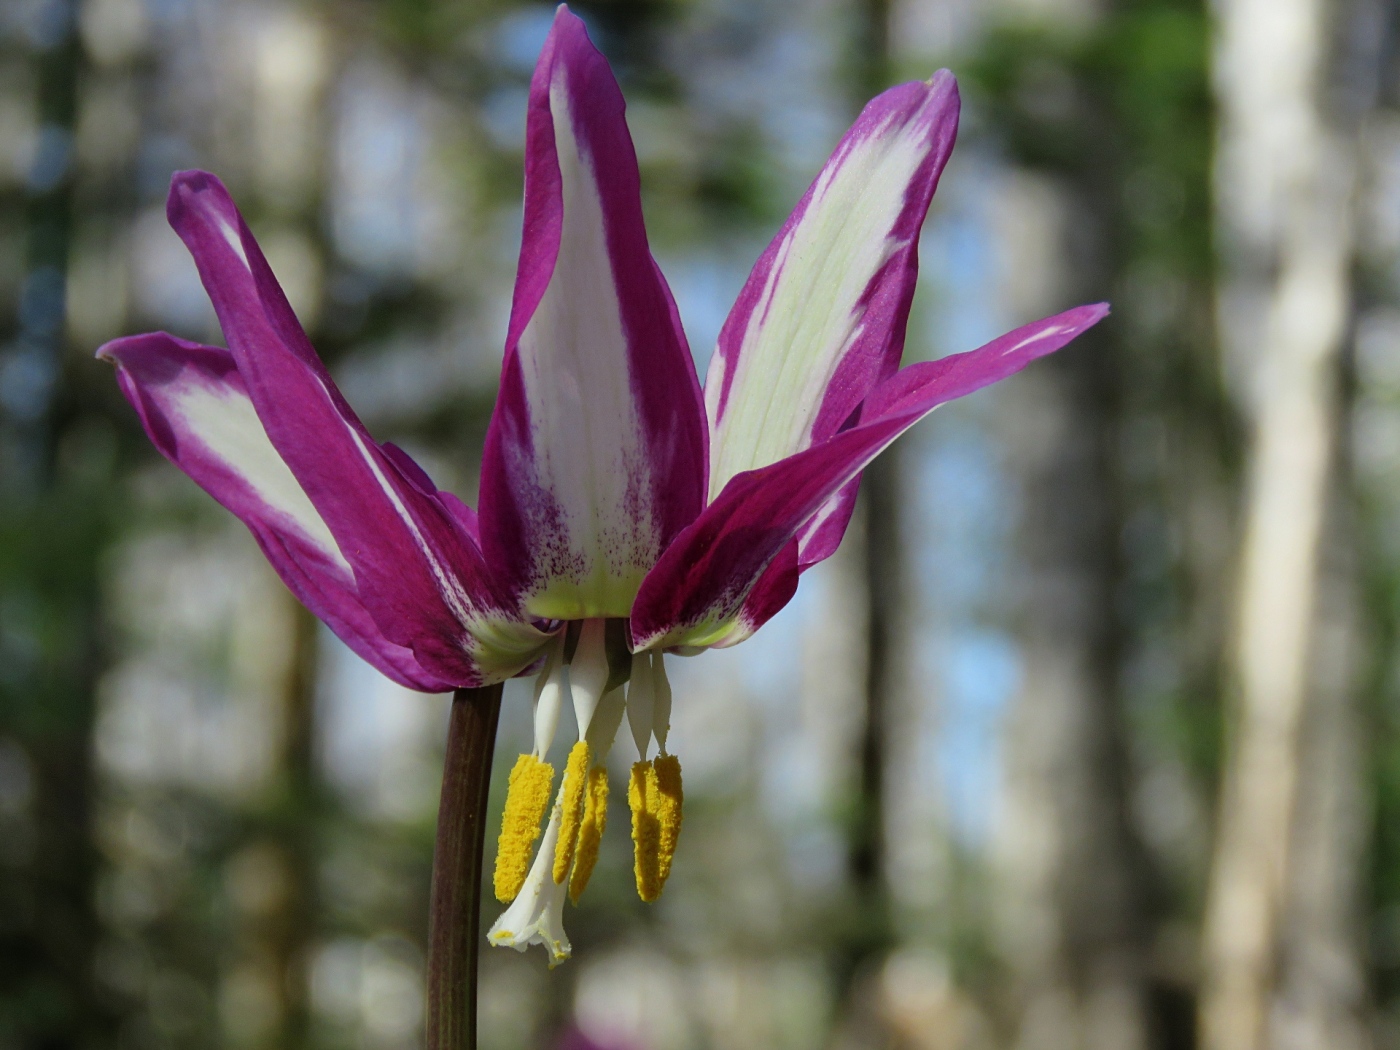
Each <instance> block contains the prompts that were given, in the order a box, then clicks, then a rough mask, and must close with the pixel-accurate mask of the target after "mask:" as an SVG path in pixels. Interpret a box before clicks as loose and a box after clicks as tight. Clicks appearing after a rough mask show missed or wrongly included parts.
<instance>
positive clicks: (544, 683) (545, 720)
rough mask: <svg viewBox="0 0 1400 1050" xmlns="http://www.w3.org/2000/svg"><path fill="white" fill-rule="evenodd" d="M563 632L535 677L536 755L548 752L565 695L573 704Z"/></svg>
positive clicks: (539, 756) (542, 756) (542, 755)
mask: <svg viewBox="0 0 1400 1050" xmlns="http://www.w3.org/2000/svg"><path fill="white" fill-rule="evenodd" d="M563 635H564V632H562V631H561V632H560V637H559V639H558V640H557V641H556V642H555V643H554V644H553V645H552V646H550V650H549V656H548V658H547V659H546V660H545V664H544V667H543V668H542V669H541V670H540V673H539V676H538V677H537V678H536V679H535V757H536V758H544V756H545V755H547V754H549V745H550V744H552V743H553V742H554V731H555V729H556V728H557V727H558V725H559V708H560V707H561V706H562V705H563V703H564V700H565V699H566V698H567V699H568V701H569V703H570V704H572V703H573V697H572V695H571V694H570V690H569V683H568V679H566V678H565V677H564V636H563Z"/></svg>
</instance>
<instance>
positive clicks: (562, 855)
mask: <svg viewBox="0 0 1400 1050" xmlns="http://www.w3.org/2000/svg"><path fill="white" fill-rule="evenodd" d="M590 757H591V755H590V753H589V749H588V744H587V743H586V742H585V741H582V740H580V741H579V742H578V743H577V744H575V745H574V748H573V750H572V751H570V752H569V764H568V765H566V766H565V767H564V800H563V817H562V819H561V820H560V822H559V841H558V843H556V844H555V847H554V882H555V884H556V885H558V884H559V883H562V882H563V881H564V880H565V879H566V878H568V877H569V866H570V865H571V864H573V862H574V847H575V846H576V845H577V843H578V829H579V824H580V823H581V822H582V821H583V787H584V781H585V780H587V779H588V776H587V774H588V762H589V759H590Z"/></svg>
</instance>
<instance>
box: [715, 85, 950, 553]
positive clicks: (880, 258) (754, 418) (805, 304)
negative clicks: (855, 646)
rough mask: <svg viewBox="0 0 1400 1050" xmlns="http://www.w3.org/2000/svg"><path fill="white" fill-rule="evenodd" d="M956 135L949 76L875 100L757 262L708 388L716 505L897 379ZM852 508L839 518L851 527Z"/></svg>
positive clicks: (835, 427) (725, 334) (732, 315)
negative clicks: (930, 220)
mask: <svg viewBox="0 0 1400 1050" xmlns="http://www.w3.org/2000/svg"><path fill="white" fill-rule="evenodd" d="M957 124H958V90H957V84H956V83H955V82H954V80H953V76H952V74H950V73H948V72H947V71H946V70H943V71H941V72H939V73H937V74H935V75H934V77H933V78H932V79H931V80H929V81H926V82H920V83H912V84H901V85H900V86H898V87H895V88H891V89H890V90H889V91H886V92H885V93H884V94H882V95H880V96H879V97H878V98H876V99H874V100H873V101H872V102H870V104H869V105H867V106H866V107H865V111H864V112H863V113H861V115H860V118H859V119H858V120H857V121H856V122H855V124H854V125H852V127H851V129H850V130H849V131H848V132H847V133H846V135H845V136H844V137H843V138H842V140H841V142H840V144H839V145H838V146H837V147H836V151H835V152H834V153H833V154H832V156H831V159H830V160H828V161H827V163H826V165H825V166H824V167H823V168H822V170H821V173H820V174H819V175H818V176H817V178H816V181H815V182H813V183H812V185H811V187H810V188H809V189H808V190H807V192H806V194H805V195H804V196H803V198H802V200H801V201H800V202H799V203H798V205H797V208H796V210H795V211H794V212H793V213H792V216H791V217H790V218H789V219H788V220H787V222H786V223H785V224H784V226H783V228H782V230H781V231H780V232H779V233H778V236H777V237H775V238H774V239H773V242H772V243H771V244H770V245H769V246H768V248H767V250H765V251H764V253H763V255H762V256H761V257H760V258H759V260H758V263H757V264H756V265H755V266H754V269H753V273H752V274H750V275H749V279H748V282H747V283H746V284H745V285H744V288H743V291H741V292H740V294H739V298H738V301H737V302H736V303H735V305H734V309H733V311H732V312H731V313H730V315H729V318H728V320H726V322H725V324H724V328H723V329H722V330H721V332H720V337H719V346H718V347H717V349H716V351H715V354H714V357H713V358H712V359H711V361H710V371H709V375H708V376H707V377H706V380H705V409H706V412H707V414H708V417H709V423H710V435H711V436H710V480H709V496H710V499H712V500H713V499H715V498H716V497H718V495H719V493H720V492H721V491H722V490H723V489H724V487H725V486H726V485H727V484H729V482H730V480H731V479H732V478H734V476H735V475H737V474H740V473H742V472H744V471H748V470H753V469H755V468H758V467H766V466H768V465H769V464H770V463H776V462H778V461H779V460H781V459H784V458H786V457H787V456H790V455H792V454H793V453H795V452H800V451H801V450H802V449H805V448H809V447H811V446H812V445H814V444H818V443H820V442H822V441H824V440H826V439H827V438H829V437H831V436H832V434H834V433H836V431H837V430H838V429H839V428H840V427H841V426H842V425H843V424H845V423H846V422H847V421H848V420H849V419H850V416H851V414H852V412H854V411H855V410H856V409H857V408H858V407H859V405H860V404H861V402H862V401H863V400H864V398H865V396H866V394H867V393H868V392H869V391H870V390H871V388H873V387H874V386H875V384H876V383H877V382H879V381H881V380H883V379H885V378H887V377H889V376H890V375H892V374H893V373H894V372H895V370H896V369H897V368H898V367H899V359H900V355H901V354H902V353H903V351H904V330H905V326H906V324H907V322H908V319H909V305H910V303H911V301H912V299H913V295H914V285H915V281H916V278H917V276H918V237H919V228H920V227H921V226H922V224H923V221H924V216H925V215H926V214H927V213H928V207H929V202H930V200H932V198H933V191H934V188H935V186H936V185H937V183H938V177H939V175H940V174H941V173H942V171H943V166H944V164H945V163H946V162H947V159H948V155H949V153H951V152H952V149H953V139H954V137H955V135H956V133H957ZM853 497H854V489H853V490H852V492H851V496H850V497H849V498H847V499H846V500H844V501H842V502H841V503H840V504H838V506H837V507H833V511H836V510H838V509H841V508H842V507H844V508H845V510H844V517H849V506H850V499H851V498H853ZM829 517H830V520H832V521H833V522H835V521H839V520H841V518H842V517H843V515H842V514H835V513H833V514H832V515H830V516H829ZM841 531H844V524H842V526H841ZM836 539H837V541H838V542H839V540H840V535H839V532H838V535H837V536H836ZM831 549H833V550H834V549H835V548H834V545H831ZM805 560H806V559H805V557H804V561H805Z"/></svg>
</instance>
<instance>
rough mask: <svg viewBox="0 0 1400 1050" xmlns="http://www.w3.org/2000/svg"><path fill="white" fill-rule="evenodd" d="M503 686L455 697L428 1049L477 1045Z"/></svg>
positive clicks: (435, 903)
mask: <svg viewBox="0 0 1400 1050" xmlns="http://www.w3.org/2000/svg"><path fill="white" fill-rule="evenodd" d="M501 688H502V687H501V686H499V685H492V686H487V687H486V688H484V689H459V690H457V692H456V693H454V694H453V696H452V719H451V721H450V722H449V723H448V728H447V759H446V761H445V762H444V764H443V770H442V801H441V803H440V805H439V808H438V826H437V845H436V847H435V848H434V849H433V888H432V900H431V903H430V904H429V905H428V1018H427V1029H426V1037H427V1050H476V964H477V954H478V951H479V949H480V946H481V930H480V921H481V860H482V855H483V853H484V852H485V847H486V796H487V793H488V792H489V791H490V788H491V751H492V748H493V746H494V744H495V742H496V719H497V717H498V716H499V715H500V712H501Z"/></svg>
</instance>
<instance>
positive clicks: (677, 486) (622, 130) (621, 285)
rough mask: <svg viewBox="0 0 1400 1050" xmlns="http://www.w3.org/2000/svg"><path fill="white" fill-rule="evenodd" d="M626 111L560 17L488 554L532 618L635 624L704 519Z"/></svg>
mask: <svg viewBox="0 0 1400 1050" xmlns="http://www.w3.org/2000/svg"><path fill="white" fill-rule="evenodd" d="M623 110H624V105H623V100H622V94H621V92H620V91H619V90H618V87H617V83H616V81H614V80H613V77H612V73H611V71H610V70H609V69H608V65H607V62H606V61H605V60H604V59H603V56H602V55H600V54H599V53H598V52H597V50H595V49H594V47H593V45H592V44H591V43H589V40H588V36H587V33H586V32H585V31H584V28H583V23H582V22H580V21H579V19H578V18H576V17H575V16H573V15H572V14H570V13H569V12H568V10H567V9H566V8H563V7H561V8H560V9H559V13H558V15H557V16H556V18H555V21H554V27H553V29H552V30H551V31H550V34H549V39H548V40H547V41H546V43H545V47H544V51H543V52H542V53H541V55H540V60H539V64H538V65H537V67H536V69H535V75H534V80H533V81H532V83H531V87H530V109H529V116H528V126H527V142H526V169H525V228H524V240H523V243H522V245H521V250H520V267H519V272H518V275H517V278H516V287H515V302H514V305H513V308H512V312H511V321H510V332H509V336H508V339H507V343H506V353H505V363H504V366H503V368H502V372H501V389H500V394H499V395H498V398H497V401H496V410H495V414H494V415H493V417H492V419H491V426H490V429H489V430H488V432H487V437H486V449H485V457H484V462H483V466H482V482H481V493H482V496H481V537H482V546H483V548H484V549H485V551H486V554H487V556H488V558H489V559H490V562H491V564H492V566H493V568H495V569H497V570H498V571H499V572H501V573H502V574H503V576H504V579H505V580H506V583H507V585H508V586H509V587H510V588H511V589H512V591H513V593H514V594H516V595H518V596H519V600H520V601H522V603H523V604H524V606H525V608H526V609H528V610H529V611H530V612H531V613H532V614H534V615H536V616H540V617H548V618H555V619H584V618H589V617H601V616H626V615H627V613H628V612H629V611H630V609H631V606H632V598H633V596H634V595H635V593H636V590H637V587H638V586H639V585H640V584H641V581H642V578H643V577H644V576H645V575H646V573H647V571H648V570H649V569H650V568H651V566H652V565H653V564H655V562H656V559H657V558H658V557H659V556H660V553H661V551H662V550H663V549H664V548H665V546H666V544H667V543H668V542H670V540H671V538H672V537H673V536H675V535H676V533H677V532H679V531H680V530H681V529H682V528H684V527H685V526H686V525H688V524H689V523H690V522H691V521H692V520H693V519H694V518H695V516H696V515H697V514H698V513H699V512H700V509H701V507H702V506H703V505H704V484H705V480H704V479H705V442H706V430H705V423H704V410H703V406H702V404H701V399H700V389H699V383H698V381H697V379H696V376H695V369H694V365H693V364H692V363H691V359H690V353H689V351H688V350H687V348H686V343H685V336H684V334H683V333H682V331H681V328H680V324H679V320H678V317H677V314H676V310H675V305H674V302H673V300H672V298H671V293H670V291H669V289H668V288H667V287H666V283H665V280H664V279H663V278H662V276H661V271H660V270H659V269H658V268H657V266H656V263H655V262H654V260H653V259H652V257H651V252H650V249H649V248H648V246H647V238H646V231H645V229H644V228H643V225H642V208H641V194H640V183H639V177H638V172H637V161H636V155H635V153H634V152H633V149H632V139H631V136H630V135H629V133H628V131H627V124H626V121H625V119H624V116H623Z"/></svg>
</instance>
